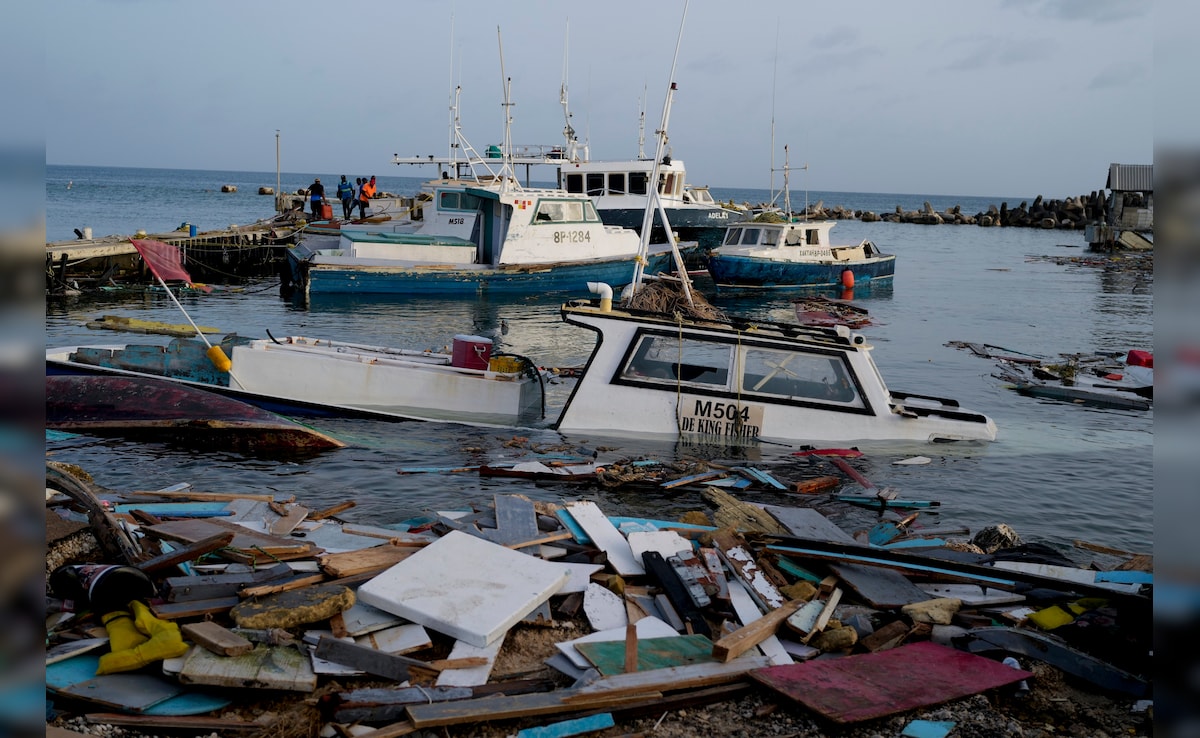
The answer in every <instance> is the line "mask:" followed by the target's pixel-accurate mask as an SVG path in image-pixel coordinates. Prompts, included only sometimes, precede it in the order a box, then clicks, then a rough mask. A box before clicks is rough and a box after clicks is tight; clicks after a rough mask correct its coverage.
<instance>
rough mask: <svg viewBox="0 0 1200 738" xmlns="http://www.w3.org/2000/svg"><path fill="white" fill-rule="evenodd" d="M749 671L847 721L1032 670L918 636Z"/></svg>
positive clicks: (939, 699) (1009, 680) (932, 701)
mask: <svg viewBox="0 0 1200 738" xmlns="http://www.w3.org/2000/svg"><path fill="white" fill-rule="evenodd" d="M915 675H920V677H919V678H915ZM750 676H751V677H752V678H753V679H755V680H757V681H759V682H761V683H763V684H765V685H766V686H768V687H770V688H772V689H774V690H776V691H777V692H779V693H781V694H783V695H785V696H787V697H789V698H791V699H793V700H795V701H797V702H799V703H801V704H803V705H804V706H805V707H807V708H809V709H811V710H813V711H815V712H817V713H818V714H820V715H822V716H823V717H825V718H827V719H829V720H832V721H834V722H836V723H838V724H841V725H846V724H850V723H857V722H861V721H864V720H874V719H878V718H882V717H886V716H888V715H894V714H897V713H901V712H908V711H910V710H916V709H919V708H922V707H930V706H933V705H938V704H941V703H943V702H948V701H950V700H954V699H959V698H962V697H967V696H969V695H973V694H979V693H981V692H984V691H987V690H989V689H994V688H996V687H1001V686H1004V685H1006V684H1013V683H1015V682H1019V681H1021V680H1022V679H1028V678H1029V677H1031V676H1032V674H1030V673H1029V672H1026V671H1022V670H1021V669H1014V668H1012V667H1010V666H1005V665H1004V664H1001V663H999V662H996V661H993V660H991V659H988V658H984V657H982V656H976V655H974V654H971V653H966V652H965V651H958V650H956V649H953V648H948V647H946V646H941V645H938V644H936V643H933V642H932V641H922V642H918V643H910V644H907V645H904V646H901V647H899V648H893V649H890V650H888V651H880V652H878V653H868V654H855V655H851V656H846V657H843V658H840V659H814V660H812V661H806V662H804V663H801V664H791V665H788V666H772V667H769V668H766V669H760V670H758V671H755V672H753V673H751V674H750Z"/></svg>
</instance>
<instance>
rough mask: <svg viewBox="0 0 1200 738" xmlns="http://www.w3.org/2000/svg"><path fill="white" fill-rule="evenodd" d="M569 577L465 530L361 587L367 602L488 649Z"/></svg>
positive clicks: (555, 566) (556, 567)
mask: <svg viewBox="0 0 1200 738" xmlns="http://www.w3.org/2000/svg"><path fill="white" fill-rule="evenodd" d="M569 576H570V574H569V571H568V569H567V567H565V566H563V565H561V564H552V563H549V562H546V561H542V560H540V559H535V558H534V557H532V556H528V555H526V554H523V553H519V552H517V551H513V550H511V549H508V548H505V547H504V546H500V545H498V544H495V543H492V542H490V541H485V540H483V539H482V538H476V537H475V536H472V535H470V534H467V533H463V532H461V531H451V532H450V533H448V534H447V535H445V536H442V537H441V538H439V539H438V540H436V541H434V542H433V543H431V544H429V545H428V546H425V547H424V548H422V549H421V550H420V551H417V552H416V553H415V554H413V555H412V556H409V557H408V558H407V559H405V560H404V561H401V562H399V563H398V564H396V565H395V566H392V567H391V568H390V569H388V570H386V571H384V572H383V573H381V574H379V575H378V576H376V577H375V578H373V579H371V580H370V581H367V582H365V583H363V585H362V586H361V587H359V588H358V597H359V599H360V600H362V601H363V602H365V603H367V604H368V605H371V606H372V607H377V608H379V609H380V610H384V611H385V612H390V613H392V614H393V615H399V616H400V617H402V618H407V619H409V620H411V621H412V622H414V623H420V624H421V625H424V626H425V627H426V628H429V629H431V630H436V631H437V632H439V633H444V634H446V635H448V636H451V637H453V638H457V639H458V640H460V641H465V642H467V643H469V644H471V645H472V646H478V647H480V648H486V647H487V646H488V645H490V644H491V643H493V642H494V641H496V640H497V639H498V638H500V637H501V636H502V635H504V633H505V632H506V631H507V630H508V629H509V628H510V627H512V626H513V624H515V623H516V622H517V621H519V620H520V619H521V618H523V617H525V616H526V615H527V614H528V613H529V612H530V611H532V610H533V609H534V608H535V607H537V606H538V605H540V604H542V603H543V602H545V601H546V600H548V599H550V596H551V595H553V594H555V593H556V592H558V591H559V589H561V588H562V586H563V585H564V584H565V583H566V581H567V579H568V577H569Z"/></svg>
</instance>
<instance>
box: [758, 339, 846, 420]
mask: <svg viewBox="0 0 1200 738" xmlns="http://www.w3.org/2000/svg"><path fill="white" fill-rule="evenodd" d="M742 392H745V393H751V392H753V393H756V394H765V395H775V396H777V397H786V398H790V399H798V400H817V401H820V402H830V403H837V404H842V405H850V406H853V407H864V405H863V402H862V398H860V397H859V395H858V392H857V390H856V389H855V387H854V383H853V382H851V381H850V373H849V371H848V370H847V369H846V367H845V365H844V364H843V363H842V359H841V358H840V357H838V356H827V355H824V354H805V353H800V352H796V351H781V350H778V349H767V348H748V349H746V359H745V363H744V366H743V370H742Z"/></svg>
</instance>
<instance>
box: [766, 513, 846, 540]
mask: <svg viewBox="0 0 1200 738" xmlns="http://www.w3.org/2000/svg"><path fill="white" fill-rule="evenodd" d="M765 509H766V511H767V512H769V513H770V514H771V517H773V518H775V519H776V520H778V521H779V522H780V523H781V524H782V525H783V527H785V528H787V529H788V532H789V533H791V534H792V535H794V536H798V537H800V538H812V539H815V540H819V541H840V542H842V543H854V537H853V536H851V535H850V534H849V533H847V532H846V531H844V530H842V529H841V528H839V527H838V526H837V525H835V524H834V523H833V522H831V521H830V520H829V518H827V517H825V516H824V515H822V514H821V513H820V512H818V511H817V510H814V509H812V508H811V507H780V506H777V505H767V506H766V508H765Z"/></svg>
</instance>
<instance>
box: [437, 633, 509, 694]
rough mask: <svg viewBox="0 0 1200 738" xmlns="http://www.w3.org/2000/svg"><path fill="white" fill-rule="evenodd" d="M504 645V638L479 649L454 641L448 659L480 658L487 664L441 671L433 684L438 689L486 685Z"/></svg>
mask: <svg viewBox="0 0 1200 738" xmlns="http://www.w3.org/2000/svg"><path fill="white" fill-rule="evenodd" d="M503 645H504V636H503V635H501V636H500V638H498V639H497V640H495V641H494V642H493V643H492V644H491V645H489V646H485V647H483V648H480V647H479V646H472V645H471V644H470V643H464V642H462V641H455V642H454V647H453V648H451V649H450V655H449V656H448V657H447V658H449V659H451V660H452V659H469V658H476V657H482V658H485V659H487V663H486V664H484V665H482V666H469V667H467V668H465V669H443V670H442V672H441V673H439V674H438V676H437V681H436V682H435V683H434V684H435V686H438V687H477V686H479V685H481V684H487V681H488V676H490V675H491V673H492V667H493V666H494V665H495V664H496V657H497V656H499V655H500V647H501V646H503Z"/></svg>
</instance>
